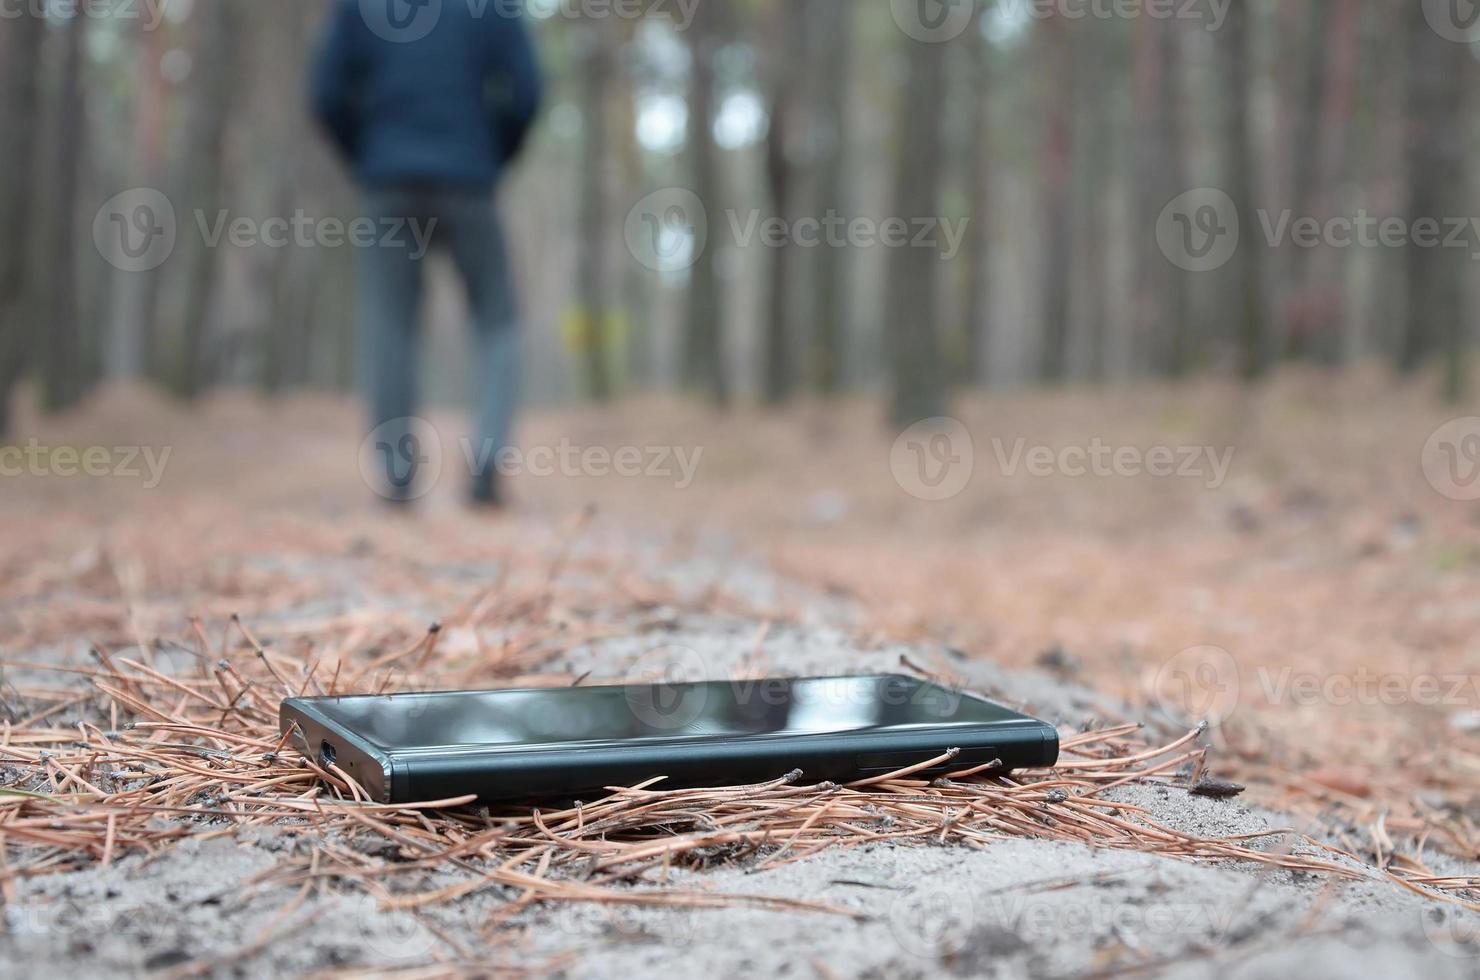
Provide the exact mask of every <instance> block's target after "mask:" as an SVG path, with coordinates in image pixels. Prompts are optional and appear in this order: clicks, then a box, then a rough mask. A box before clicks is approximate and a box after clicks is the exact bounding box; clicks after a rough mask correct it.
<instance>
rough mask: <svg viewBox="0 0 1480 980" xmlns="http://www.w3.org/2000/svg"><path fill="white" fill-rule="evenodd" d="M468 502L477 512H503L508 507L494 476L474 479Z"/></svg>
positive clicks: (497, 480)
mask: <svg viewBox="0 0 1480 980" xmlns="http://www.w3.org/2000/svg"><path fill="white" fill-rule="evenodd" d="M468 501H469V503H471V504H472V505H473V506H474V507H476V508H478V509H479V510H503V509H504V508H505V507H506V506H508V504H507V502H506V501H505V500H504V492H503V487H502V485H501V484H500V482H499V478H498V476H497V475H496V474H490V475H489V476H480V477H474V478H473V492H472V493H471V494H469V496H468Z"/></svg>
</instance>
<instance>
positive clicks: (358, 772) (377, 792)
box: [278, 698, 394, 803]
mask: <svg viewBox="0 0 1480 980" xmlns="http://www.w3.org/2000/svg"><path fill="white" fill-rule="evenodd" d="M313 700H314V699H308V698H286V699H284V700H283V702H282V704H281V705H280V706H279V708H278V731H279V732H280V733H281V734H287V732H288V728H289V726H290V725H295V724H296V725H297V727H298V730H299V731H300V732H301V733H302V738H301V739H290V741H293V742H297V743H298V744H297V745H296V748H298V749H299V751H301V752H302V753H303V755H304V757H305V758H308V759H312V760H314V761H315V762H316V763H318V764H320V765H322V764H323V760H322V758H321V756H320V753H321V751H322V746H323V744H324V743H326V742H327V743H328V744H330V745H331V746H333V748H334V751H335V764H336V765H338V766H339V768H340V769H341V770H343V771H344V772H345V773H347V774H348V775H350V776H352V777H354V779H355V781H356V782H358V783H359V784H360V785H361V786H362V787H363V788H364V789H365V791H366V792H367V793H369V794H370V796H371V798H372V799H374V800H375V801H376V802H377V803H390V802H393V801H392V799H391V797H392V789H393V787H392V774H393V766H394V756H393V754H391V753H387V752H383V751H381V750H380V749H377V748H376V747H375V746H374V745H371V744H370V743H369V742H367V741H366V740H365V739H363V738H361V737H360V736H359V735H357V734H356V733H355V732H354V731H353V730H352V729H350V728H347V727H345V725H344V724H343V723H342V722H340V721H339V720H338V719H336V718H333V717H331V716H329V715H327V714H325V713H324V712H322V711H319V710H318V708H317V707H316V706H315V705H314V703H313Z"/></svg>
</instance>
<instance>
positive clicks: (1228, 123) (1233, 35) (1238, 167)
mask: <svg viewBox="0 0 1480 980" xmlns="http://www.w3.org/2000/svg"><path fill="white" fill-rule="evenodd" d="M1250 7H1251V4H1250V2H1249V0H1230V2H1229V5H1228V15H1227V19H1226V20H1225V21H1224V25H1223V34H1222V37H1220V38H1219V40H1218V43H1217V44H1216V46H1215V47H1216V50H1217V52H1218V69H1219V75H1220V76H1221V80H1222V88H1223V92H1222V104H1223V106H1224V120H1223V125H1222V126H1220V127H1219V128H1220V131H1221V132H1222V133H1224V134H1225V148H1224V159H1225V161H1226V163H1225V167H1226V174H1227V179H1226V183H1227V185H1228V187H1227V191H1228V195H1229V196H1230V197H1231V198H1233V201H1234V203H1235V205H1236V206H1237V208H1238V216H1239V228H1240V233H1241V235H1242V236H1243V238H1244V241H1243V245H1242V247H1240V248H1239V249H1237V250H1236V251H1235V252H1234V256H1233V259H1232V260H1231V261H1230V262H1229V264H1228V268H1229V270H1230V276H1231V283H1232V285H1231V290H1232V293H1233V295H1232V297H1231V298H1230V300H1229V302H1228V303H1227V304H1226V309H1227V310H1228V315H1229V316H1230V318H1231V323H1230V324H1229V327H1228V329H1227V331H1226V333H1227V335H1228V336H1230V337H1232V338H1234V340H1235V343H1236V344H1237V346H1238V350H1239V373H1240V375H1242V377H1243V378H1244V380H1246V381H1254V380H1257V379H1259V378H1261V377H1263V376H1264V374H1265V373H1266V372H1267V371H1268V370H1269V364H1270V351H1269V341H1268V338H1267V331H1266V329H1265V300H1264V271H1263V262H1262V261H1261V257H1260V250H1259V245H1258V242H1257V241H1256V238H1255V236H1257V235H1258V234H1259V227H1260V225H1259V215H1258V212H1257V208H1256V205H1257V202H1256V201H1255V186H1256V185H1255V179H1254V161H1255V159H1256V158H1257V154H1256V152H1255V144H1256V142H1257V139H1258V131H1257V127H1256V125H1255V119H1254V109H1253V105H1252V103H1251V100H1250V98H1249V88H1250V82H1251V79H1250V74H1251V71H1252V68H1253V65H1254V64H1255V62H1256V60H1257V55H1256V52H1255V50H1254V46H1255V40H1254V35H1253V31H1252V30H1251V29H1250V25H1249V15H1250Z"/></svg>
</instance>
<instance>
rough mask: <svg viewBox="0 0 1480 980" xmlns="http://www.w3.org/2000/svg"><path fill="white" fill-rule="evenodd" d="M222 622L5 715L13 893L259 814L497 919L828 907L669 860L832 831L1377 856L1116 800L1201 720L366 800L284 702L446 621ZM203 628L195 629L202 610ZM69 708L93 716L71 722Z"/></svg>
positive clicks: (429, 643)
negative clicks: (547, 798) (745, 777)
mask: <svg viewBox="0 0 1480 980" xmlns="http://www.w3.org/2000/svg"><path fill="white" fill-rule="evenodd" d="M232 626H233V627H234V629H235V631H236V633H237V634H239V636H240V642H238V643H235V644H233V643H231V642H230V640H228V639H223V641H222V644H221V648H222V653H223V656H221V657H220V658H219V659H218V660H217V661H216V663H215V664H214V665H213V666H211V667H210V668H207V667H206V665H205V657H204V656H203V655H202V656H199V657H198V659H199V660H200V666H199V667H198V669H197V670H195V671H194V672H191V673H188V674H186V675H185V676H171V675H169V674H167V673H165V672H163V671H162V670H160V669H156V667H152V666H150V665H149V664H147V663H145V662H143V661H144V660H145V659H150V656H151V655H140V658H139V659H134V658H132V657H126V656H123V655H122V654H118V655H111V654H109V653H107V652H104V651H101V650H97V651H95V656H96V659H97V665H96V667H95V668H93V669H90V670H87V671H84V673H87V674H89V675H90V678H89V679H90V681H91V690H87V691H83V692H81V693H79V692H78V691H77V690H76V689H71V690H68V691H66V692H65V696H63V693H62V692H51V693H50V694H46V695H42V697H43V698H49V699H50V700H51V701H53V702H54V703H53V704H52V706H51V707H50V708H47V709H45V710H41V711H38V712H36V713H34V714H33V715H31V716H30V717H28V718H24V719H21V720H20V721H18V722H15V723H12V722H11V721H6V722H5V723H4V725H3V727H0V775H3V777H4V778H3V785H0V887H3V888H4V890H5V892H6V893H7V896H8V897H9V894H10V893H12V891H13V887H14V881H15V879H16V878H17V877H18V876H31V875H39V874H46V873H53V872H60V871H65V870H71V869H75V868H78V867H81V866H85V865H87V864H90V863H92V862H99V863H101V864H102V865H104V866H107V865H109V864H110V863H111V862H113V861H116V860H118V859H119V858H120V857H122V856H123V855H126V854H135V853H144V854H155V853H158V852H160V851H161V850H162V849H165V848H168V847H170V846H172V845H173V844H174V843H176V842H178V841H180V840H182V839H184V838H187V837H196V838H209V837H215V836H223V835H233V834H235V833H237V832H238V831H239V830H240V829H241V828H245V827H250V826H253V825H258V826H260V825H272V826H273V827H275V828H277V829H278V830H279V831H281V832H285V833H290V834H297V835H300V836H302V837H303V838H305V839H306V840H307V841H308V842H309V846H307V847H301V848H297V849H295V850H294V852H293V855H292V856H291V857H289V858H287V859H286V861H285V862H284V863H282V864H280V865H279V866H277V867H276V868H275V869H273V870H272V871H271V872H270V873H269V874H268V875H267V876H265V878H264V880H265V881H272V882H274V883H277V884H281V885H299V886H301V887H302V888H303V891H302V892H301V894H303V895H306V894H307V892H308V890H309V889H310V888H318V887H328V886H329V885H330V884H331V883H332V882H345V881H352V882H357V883H359V884H360V885H361V886H362V887H363V888H364V889H365V890H367V891H368V892H370V893H372V894H374V895H376V896H377V897H378V898H379V899H380V901H381V904H382V906H383V907H386V908H400V909H412V910H414V909H418V908H424V907H428V906H433V905H437V904H439V903H444V902H451V901H454V900H456V899H459V898H461V897H464V896H467V895H469V894H471V893H473V892H477V891H479V890H482V889H487V888H499V889H504V890H505V892H506V894H508V895H509V897H510V899H511V900H510V901H509V902H508V903H507V904H506V906H505V907H504V911H503V913H502V914H501V915H500V916H499V917H497V919H496V921H503V920H505V919H507V918H508V917H509V916H512V915H513V914H515V913H517V912H518V911H519V910H520V909H522V908H523V907H525V906H527V905H528V904H530V903H532V902H537V901H543V900H557V901H559V900H564V901H576V902H609V903H639V904H660V905H679V906H691V907H704V906H721V905H735V904H751V905H759V906H763V907H769V908H777V909H808V910H813V911H824V912H825V911H834V910H831V909H829V908H828V907H826V906H823V905H820V904H812V903H807V902H802V901H799V900H795V899H776V898H768V897H766V896H764V895H763V894H755V895H735V894H727V893H719V892H711V891H703V890H693V889H689V890H679V889H676V888H673V887H670V886H669V885H668V884H667V882H666V879H667V875H666V872H667V871H669V870H671V869H702V868H707V867H716V866H720V865H734V866H740V867H744V868H746V869H748V870H753V871H764V870H766V869H769V868H773V867H776V866H778V865H780V864H783V863H787V862H792V861H798V860H802V859H804V858H806V857H807V856H809V855H811V854H815V853H817V852H819V851H821V850H824V849H827V848H835V847H855V846H858V845H860V844H868V843H873V842H884V841H891V842H898V843H902V844H909V843H917V844H919V843H952V844H957V845H963V846H967V847H976V848H984V847H989V846H990V845H991V843H992V842H993V841H994V840H1000V839H1003V838H1007V837H1028V838H1036V839H1041V840H1053V841H1068V842H1077V843H1082V844H1085V845H1089V846H1092V847H1103V848H1118V849H1127V850H1135V851H1142V852H1150V853H1156V854H1163V855H1170V856H1176V857H1181V858H1187V859H1202V860H1234V861H1245V862H1251V863H1255V864H1259V865H1264V866H1269V867H1276V868H1285V869H1298V870H1301V871H1307V872H1317V873H1323V874H1328V875H1332V876H1337V877H1344V878H1357V877H1365V876H1372V875H1377V874H1380V872H1379V871H1377V870H1376V869H1370V868H1365V867H1363V866H1362V865H1361V863H1360V862H1359V861H1358V860H1357V859H1356V858H1355V857H1354V856H1353V855H1351V854H1347V853H1345V852H1339V851H1337V850H1335V849H1333V848H1330V847H1328V846H1325V845H1321V844H1319V843H1317V842H1315V841H1313V840H1311V839H1309V838H1306V837H1303V836H1302V835H1298V834H1295V833H1294V832H1293V831H1290V830H1271V831H1267V832H1264V833H1260V834H1252V835H1245V836H1239V837H1230V838H1216V839H1214V838H1204V837H1198V836H1195V835H1192V834H1188V833H1186V832H1184V831H1181V830H1177V829H1174V828H1172V827H1169V826H1167V825H1165V824H1164V823H1161V822H1159V821H1158V820H1156V819H1155V818H1154V817H1153V815H1152V814H1151V813H1150V812H1148V811H1147V810H1146V809H1145V808H1143V807H1140V806H1136V805H1133V804H1131V803H1127V802H1124V801H1118V800H1116V799H1114V798H1113V797H1112V796H1110V795H1108V794H1109V792H1110V791H1111V790H1114V789H1116V788H1117V787H1121V786H1125V785H1127V784H1129V783H1133V782H1142V783H1144V782H1155V783H1159V784H1162V785H1165V786H1173V787H1178V788H1179V789H1181V790H1182V791H1185V790H1186V789H1188V788H1190V787H1192V786H1194V785H1195V784H1196V783H1197V781H1198V778H1199V777H1200V776H1201V775H1202V774H1203V772H1204V758H1205V755H1206V753H1207V751H1208V750H1207V749H1206V748H1204V747H1201V746H1200V745H1199V741H1200V736H1201V734H1202V732H1201V729H1199V730H1195V731H1193V732H1190V733H1188V734H1187V735H1185V736H1183V737H1182V738H1180V739H1177V740H1176V741H1174V742H1172V743H1171V744H1168V745H1162V746H1153V745H1148V744H1146V743H1145V742H1144V740H1143V739H1142V736H1141V735H1140V733H1139V728H1138V726H1136V725H1132V724H1126V725H1120V726H1116V727H1110V728H1103V729H1099V730H1093V731H1087V732H1083V733H1080V734H1076V735H1067V736H1066V737H1065V738H1064V739H1063V756H1062V759H1061V761H1060V764H1059V765H1057V766H1055V767H1054V768H1052V769H1048V770H1039V771H1024V772H1019V773H1016V774H1014V775H1012V776H1011V777H1004V776H1001V775H997V774H993V773H990V772H988V771H986V769H985V767H976V768H974V769H970V770H964V771H960V772H954V773H951V774H949V775H947V776H945V777H942V778H934V779H932V778H926V777H922V776H919V775H916V773H918V772H920V771H923V770H924V769H927V768H933V767H938V766H941V765H944V764H948V763H949V761H950V758H952V757H953V753H947V755H944V756H941V757H938V758H936V759H933V760H921V764H920V765H917V766H912V767H910V768H908V769H902V770H900V771H898V772H896V773H892V774H889V775H887V776H880V777H872V778H870V779H868V780H863V781H860V782H858V783H854V784H850V785H834V784H830V783H822V784H816V785H811V784H808V783H807V782H806V774H805V773H802V772H793V773H789V774H786V775H785V776H782V777H781V778H778V779H776V780H773V781H771V782H768V783H763V784H757V785H751V786H743V787H731V788H723V789H713V788H711V789H683V790H665V789H663V788H661V781H660V780H657V779H655V780H652V781H650V782H648V783H646V784H643V785H640V786H636V787H630V788H613V789H612V790H611V795H610V796H608V797H606V798H605V799H602V800H599V801H596V802H592V803H586V804H577V805H576V806H574V807H573V808H571V809H565V810H559V811H551V812H541V811H538V810H535V811H532V812H531V811H529V810H524V811H522V812H514V811H504V812H497V813H490V812H489V811H488V810H487V809H486V808H480V807H477V806H475V805H474V804H475V801H474V799H473V798H471V797H464V798H459V799H449V800H432V801H426V802H424V803H421V804H415V805H377V804H372V803H369V802H366V800H367V799H368V797H367V796H366V794H365V793H364V791H363V790H362V789H360V788H359V787H358V786H356V785H354V784H353V782H352V781H351V780H350V779H349V778H348V777H347V776H346V775H345V774H344V773H342V772H341V771H340V770H338V769H337V768H334V769H332V770H330V771H325V770H323V769H322V768H320V767H319V766H318V765H317V764H316V763H314V762H312V761H310V760H307V759H305V758H303V757H302V756H301V755H299V753H297V752H296V751H294V750H292V749H291V748H290V747H289V746H288V745H286V744H285V742H284V739H283V738H282V737H281V736H280V735H279V734H278V730H277V703H278V701H279V700H280V698H281V697H284V696H301V695H324V694H338V693H354V692H365V691H377V692H378V691H385V690H390V689H394V687H393V685H394V683H395V680H396V678H397V676H398V675H397V674H395V673H394V672H390V671H388V669H387V668H388V667H391V666H392V665H393V664H394V663H402V662H406V663H412V664H423V663H425V662H426V661H427V660H428V659H429V658H431V656H432V654H433V653H434V651H435V646H436V638H437V632H438V631H437V630H436V629H433V630H432V631H430V632H429V633H428V634H427V635H426V636H424V637H422V638H421V639H420V640H418V641H416V642H415V643H414V644H412V645H410V646H408V647H406V648H405V649H404V650H401V651H398V652H395V653H393V654H390V655H383V656H378V657H374V658H373V659H370V660H368V662H367V663H364V664H362V665H360V666H358V667H355V666H353V665H352V664H351V663H349V662H347V660H348V659H353V658H346V660H341V661H340V662H339V663H337V664H334V665H333V666H332V667H329V668H327V669H325V665H324V663H323V661H322V660H317V661H314V662H312V663H309V664H307V665H306V666H295V665H294V664H293V663H292V662H291V661H290V658H287V657H285V656H284V655H282V654H279V653H276V652H274V651H272V650H270V649H267V648H265V647H263V646H262V645H261V644H260V643H258V642H257V640H256V639H255V638H254V637H253V636H252V634H251V633H250V631H248V630H247V629H246V628H245V627H244V626H243V625H241V624H240V623H239V622H237V621H235V620H233V622H232ZM197 634H198V639H199V640H200V648H201V649H202V650H204V649H206V648H207V646H208V645H207V644H206V642H205V637H204V633H203V632H202V631H200V630H199V628H198V624H197ZM399 676H400V677H401V679H402V680H404V678H405V675H399ZM524 680H526V681H527V680H528V678H524ZM548 680H549V678H546V681H547V682H548ZM555 680H557V681H558V680H561V678H555ZM565 682H567V683H568V682H570V681H569V679H565ZM28 697H30V698H34V697H36V695H35V694H31V693H29V692H28ZM69 712H70V713H72V714H76V715H78V716H80V717H84V718H86V717H91V718H93V720H80V721H77V722H75V723H72V724H63V723H61V722H60V721H59V720H58V719H59V717H61V716H63V715H64V714H66V713H69ZM1189 771H1190V772H1191V773H1192V775H1191V776H1189V775H1188V773H1189ZM1322 855H1323V856H1322ZM1343 857H1344V858H1345V860H1343V859H1342V858H1343ZM1387 871H1388V872H1389V873H1390V875H1391V876H1392V877H1393V878H1395V879H1397V880H1398V881H1399V882H1400V883H1402V884H1404V885H1406V886H1407V887H1410V888H1414V889H1416V890H1417V889H1422V890H1425V893H1427V894H1434V893H1436V892H1447V893H1449V894H1448V895H1447V896H1444V897H1446V898H1448V899H1449V900H1451V901H1462V900H1461V899H1459V898H1458V894H1457V893H1461V892H1463V891H1465V890H1468V889H1470V888H1474V887H1476V886H1477V885H1480V881H1476V880H1474V879H1470V878H1455V877H1448V878H1446V877H1441V876H1439V875H1437V874H1434V873H1432V872H1430V871H1429V870H1428V869H1426V868H1424V867H1423V866H1422V865H1421V864H1420V863H1419V862H1418V861H1416V860H1414V859H1406V860H1402V861H1398V860H1395V861H1393V862H1392V863H1391V864H1390V866H1389V867H1388V868H1387ZM431 872H444V873H446V872H453V873H454V878H455V879H456V880H455V882H454V883H453V884H451V885H445V884H441V885H438V886H436V887H429V884H428V882H429V881H431V878H432V876H431V874H430V873H431ZM442 880H445V879H442ZM757 881H758V882H764V878H758V879H757ZM632 885H645V886H648V887H641V888H633V887H631V886H632ZM763 890H764V889H763V888H761V889H759V891H763ZM1436 897H1439V896H1437V895H1436Z"/></svg>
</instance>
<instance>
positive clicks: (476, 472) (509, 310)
mask: <svg viewBox="0 0 1480 980" xmlns="http://www.w3.org/2000/svg"><path fill="white" fill-rule="evenodd" d="M440 212H441V214H442V215H443V216H444V219H445V220H446V222H447V224H446V225H445V226H444V227H443V228H440V229H439V232H440V233H441V234H442V237H443V239H444V240H445V241H446V242H447V245H448V247H449V248H450V249H451V251H452V258H453V261H454V262H455V263H456V265H457V269H458V273H459V274H460V276H461V277H462V280H463V284H464V285H465V286H466V287H467V294H468V305H469V307H470V309H471V311H472V319H473V334H474V336H473V343H474V357H473V372H474V374H473V392H474V399H475V404H476V432H477V435H476V439H477V442H476V443H475V450H476V451H475V452H474V454H473V456H474V458H473V459H472V460H471V462H472V464H473V473H472V478H473V497H474V500H475V501H478V502H482V503H489V504H499V503H501V502H502V499H501V496H500V493H499V486H498V482H497V480H496V479H495V477H496V472H495V464H496V462H497V460H498V454H499V452H500V451H501V450H502V449H504V448H505V447H507V446H508V445H509V444H510V441H509V440H510V438H511V433H512V431H513V427H514V416H515V413H516V411H517V409H518V404H519V378H520V344H519V328H518V301H517V297H516V295H515V291H514V277H513V274H512V270H511V269H510V268H509V262H508V253H507V251H506V249H505V245H504V236H503V229H502V227H501V226H500V223H499V219H498V212H497V210H496V208H495V205H494V203H493V199H492V197H491V196H489V195H485V194H456V195H449V200H448V202H447V204H446V206H445V207H443V208H441V209H440Z"/></svg>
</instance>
